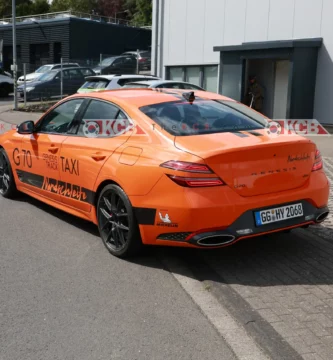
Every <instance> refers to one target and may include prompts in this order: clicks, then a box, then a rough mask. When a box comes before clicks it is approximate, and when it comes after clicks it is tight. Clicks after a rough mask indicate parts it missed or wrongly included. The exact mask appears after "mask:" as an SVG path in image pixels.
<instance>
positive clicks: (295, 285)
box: [205, 157, 333, 360]
mask: <svg viewBox="0 0 333 360" xmlns="http://www.w3.org/2000/svg"><path fill="white" fill-rule="evenodd" d="M324 164H325V165H324V166H325V170H326V174H327V176H328V177H329V179H330V182H331V184H332V185H333V159H332V158H327V157H325V158H324ZM329 208H330V210H331V214H330V216H329V218H328V219H327V220H326V221H325V222H324V223H322V225H319V226H315V227H313V228H309V229H301V230H295V231H293V232H292V233H291V234H283V235H276V236H275V235H273V236H272V237H271V238H267V237H263V238H258V239H256V240H254V241H251V242H250V241H248V242H247V241H244V242H241V243H239V244H238V245H237V244H236V245H235V246H233V247H230V248H228V249H225V250H224V251H219V252H215V253H212V252H210V253H207V256H205V258H206V261H207V262H208V263H209V264H210V266H211V267H212V268H213V269H214V270H215V271H216V272H217V273H218V274H220V276H221V277H222V278H223V279H224V281H225V282H226V283H227V284H228V285H229V286H230V287H231V288H232V289H233V290H235V291H236V292H237V293H238V294H239V295H240V296H241V297H242V298H243V299H245V300H246V302H247V303H248V304H250V306H251V307H252V310H253V312H255V313H257V314H259V315H260V316H261V318H262V319H263V320H264V321H266V322H267V323H269V324H270V325H271V326H272V327H273V328H274V329H275V331H276V332H277V333H278V334H279V335H280V336H281V339H283V341H285V342H287V343H288V344H289V345H290V346H291V347H292V348H294V349H295V350H296V351H297V352H298V353H299V354H300V356H301V358H302V359H305V360H332V359H333V186H332V188H331V196H330V200H329ZM243 325H244V326H246V324H243ZM258 326H260V325H258ZM281 360H288V359H284V358H283V357H282V358H281Z"/></svg>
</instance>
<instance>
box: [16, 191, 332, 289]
mask: <svg viewBox="0 0 333 360" xmlns="http://www.w3.org/2000/svg"><path fill="white" fill-rule="evenodd" d="M17 201H24V202H27V203H29V204H31V205H32V206H35V207H37V208H39V209H40V210H42V211H45V212H47V213H49V214H50V215H52V216H55V217H56V218H58V219H60V220H61V221H64V222H67V223H68V224H70V225H72V226H75V227H76V228H78V229H80V230H83V231H85V232H87V233H89V234H91V235H93V236H94V237H99V232H98V228H97V226H95V225H94V224H92V223H90V222H89V221H86V220H83V219H80V218H77V217H75V216H72V215H70V214H67V213H65V212H63V211H61V210H58V209H55V208H53V207H51V206H49V205H47V204H44V203H43V202H40V201H38V200H35V199H34V198H32V197H29V196H26V195H24V194H22V196H20V197H19V198H18V199H17ZM321 228H322V229H321V233H324V234H326V235H325V236H324V237H319V236H314V235H313V234H314V233H315V232H316V227H314V228H313V229H312V230H305V229H302V230H294V231H292V232H291V233H289V234H286V233H283V234H274V235H270V236H261V237H257V238H250V239H245V240H242V241H239V242H238V243H236V244H234V245H232V246H228V247H225V248H221V249H188V248H176V247H175V248H172V247H160V246H156V247H155V246H147V247H146V248H145V250H144V251H143V253H142V254H141V255H140V256H137V257H135V258H129V259H127V260H124V261H129V262H132V263H136V264H138V265H141V266H149V267H158V268H160V269H167V270H170V269H168V266H167V265H166V263H167V262H166V261H165V260H166V259H176V260H177V261H181V262H182V263H185V264H186V265H187V268H190V269H191V270H192V275H189V273H188V272H187V271H184V272H183V271H182V270H181V268H177V269H176V270H175V269H173V271H176V272H178V273H179V274H180V275H184V276H193V277H194V278H199V279H200V280H201V281H205V280H212V281H215V282H216V281H218V282H220V283H222V284H240V285H248V286H254V287H258V286H259V287H265V286H279V285H287V286H288V285H332V284H333V262H332V259H333V229H331V228H328V227H325V225H321ZM105 251H106V250H105ZM110 256H111V255H110ZM152 258H154V259H156V258H157V259H158V260H159V261H152ZM110 261H112V256H111V257H110ZM217 274H218V276H217Z"/></svg>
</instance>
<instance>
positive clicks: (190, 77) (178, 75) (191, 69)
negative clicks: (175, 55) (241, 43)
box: [166, 65, 218, 92]
mask: <svg viewBox="0 0 333 360" xmlns="http://www.w3.org/2000/svg"><path fill="white" fill-rule="evenodd" d="M166 70H167V71H166V75H167V80H174V81H186V82H188V83H191V84H193V85H198V86H200V87H202V88H203V89H205V90H207V91H211V92H218V89H217V78H218V65H202V66H170V67H167V69H166Z"/></svg>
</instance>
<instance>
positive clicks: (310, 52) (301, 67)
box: [290, 48, 318, 119]
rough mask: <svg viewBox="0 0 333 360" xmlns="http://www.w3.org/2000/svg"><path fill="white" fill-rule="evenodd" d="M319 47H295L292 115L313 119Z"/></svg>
mask: <svg viewBox="0 0 333 360" xmlns="http://www.w3.org/2000/svg"><path fill="white" fill-rule="evenodd" d="M317 53H318V49H317V48H311V49H309V48H308V49H307V48H295V50H294V54H293V57H292V60H293V70H292V82H291V83H292V86H291V98H290V116H291V118H292V119H312V118H313V110H314V93H315V88H316V74H317V58H318V56H317Z"/></svg>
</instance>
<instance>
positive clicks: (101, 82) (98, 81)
mask: <svg viewBox="0 0 333 360" xmlns="http://www.w3.org/2000/svg"><path fill="white" fill-rule="evenodd" d="M85 80H86V81H85V82H84V84H83V85H82V86H81V87H80V88H79V89H78V91H77V93H78V94H86V93H90V92H96V91H102V90H105V89H106V88H107V87H108V86H109V84H110V82H111V81H112V77H110V76H109V77H102V76H96V77H95V76H87V77H86V78H85Z"/></svg>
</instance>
